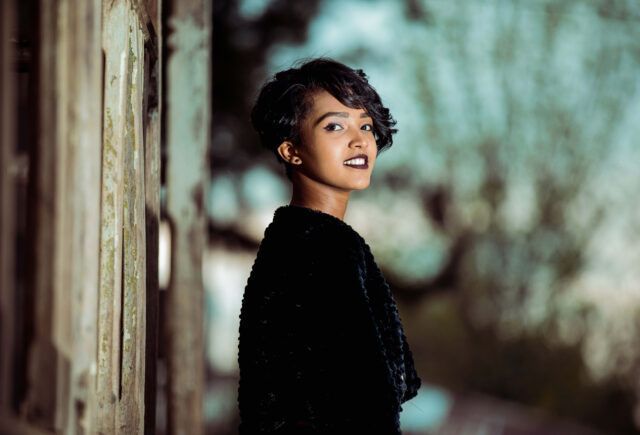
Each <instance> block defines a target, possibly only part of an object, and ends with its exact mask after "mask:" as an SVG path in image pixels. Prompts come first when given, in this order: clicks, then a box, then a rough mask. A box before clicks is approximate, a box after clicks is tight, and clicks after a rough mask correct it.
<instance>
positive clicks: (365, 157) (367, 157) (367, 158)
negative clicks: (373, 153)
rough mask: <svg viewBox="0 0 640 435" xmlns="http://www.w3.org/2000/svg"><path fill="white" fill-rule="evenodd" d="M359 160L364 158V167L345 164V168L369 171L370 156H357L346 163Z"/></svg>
mask: <svg viewBox="0 0 640 435" xmlns="http://www.w3.org/2000/svg"><path fill="white" fill-rule="evenodd" d="M358 158H362V159H364V165H348V164H346V163H343V165H344V166H347V167H349V168H353V169H368V168H369V156H367V155H366V154H358V155H357V156H353V157H351V158H348V159H347V160H345V162H346V161H348V160H352V159H358Z"/></svg>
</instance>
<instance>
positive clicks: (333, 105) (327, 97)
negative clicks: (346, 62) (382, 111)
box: [310, 89, 366, 115]
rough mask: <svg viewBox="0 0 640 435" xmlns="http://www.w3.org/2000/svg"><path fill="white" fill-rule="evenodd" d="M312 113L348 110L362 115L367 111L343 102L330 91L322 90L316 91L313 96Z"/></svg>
mask: <svg viewBox="0 0 640 435" xmlns="http://www.w3.org/2000/svg"><path fill="white" fill-rule="evenodd" d="M310 111H311V113H312V114H322V113H325V112H347V113H353V114H355V115H360V114H361V113H363V112H366V110H365V109H353V108H351V107H348V106H345V105H344V104H342V103H341V102H340V101H339V100H338V99H337V98H336V97H334V96H333V95H331V94H330V93H329V92H327V91H325V90H324V89H323V90H320V91H318V92H315V93H314V94H313V95H312V97H311V110H310Z"/></svg>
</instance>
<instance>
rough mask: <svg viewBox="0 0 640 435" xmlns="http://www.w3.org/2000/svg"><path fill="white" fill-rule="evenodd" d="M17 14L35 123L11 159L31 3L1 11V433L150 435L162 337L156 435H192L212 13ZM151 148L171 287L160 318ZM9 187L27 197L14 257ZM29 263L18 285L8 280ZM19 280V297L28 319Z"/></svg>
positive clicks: (58, 7) (86, 2) (78, 4)
mask: <svg viewBox="0 0 640 435" xmlns="http://www.w3.org/2000/svg"><path fill="white" fill-rule="evenodd" d="M27 1H28V3H29V6H28V7H27V8H25V9H21V11H22V12H24V11H25V10H27V11H28V13H30V14H32V17H31V19H32V20H33V23H34V26H35V27H34V29H35V30H34V31H33V32H32V33H31V37H32V38H34V39H33V41H32V42H33V43H32V45H31V47H30V50H31V51H30V55H31V59H32V60H31V63H30V68H31V69H30V70H29V80H28V87H29V89H30V91H29V92H30V94H29V95H31V96H33V101H31V102H32V103H33V108H34V110H35V112H34V113H32V114H30V115H28V119H29V120H30V127H32V128H33V133H32V134H31V136H29V137H31V138H32V139H31V140H30V141H29V147H28V149H27V150H26V151H24V152H23V153H24V154H25V156H24V157H25V158H18V156H16V153H15V152H14V150H15V146H14V143H15V141H16V134H15V132H16V108H17V107H18V105H17V104H16V98H14V95H13V92H12V91H13V89H14V88H15V86H16V80H15V77H14V76H15V74H13V69H12V68H13V56H14V47H12V46H11V45H10V44H9V41H10V36H11V35H12V32H13V28H12V25H13V24H14V20H13V16H14V13H15V12H16V10H17V9H19V8H24V4H22V5H20V4H19V3H18V2H17V0H15V1H7V2H2V4H1V6H0V12H2V17H0V26H1V27H0V33H1V34H2V42H1V44H2V45H1V46H0V57H1V58H2V61H3V62H2V66H1V67H0V135H1V137H2V143H1V144H0V167H1V168H2V173H1V174H0V203H1V204H2V213H1V214H0V234H1V235H2V239H0V254H2V257H0V280H1V281H0V283H1V285H2V287H0V310H1V313H2V318H1V323H0V340H1V343H0V344H1V345H2V349H3V350H5V351H4V352H2V354H1V356H0V434H4V433H64V434H76V433H78V434H80V433H102V434H112V433H120V434H130V433H147V434H151V433H155V430H156V427H155V421H156V413H155V410H156V409H155V408H156V397H157V394H158V392H157V391H156V363H157V353H158V335H159V333H160V334H163V338H165V339H166V349H165V358H166V361H167V366H168V386H167V391H162V392H160V393H162V394H163V397H166V401H167V405H168V406H167V409H166V414H167V416H166V419H165V418H164V415H163V416H162V417H163V418H161V419H160V420H167V421H168V427H167V428H166V429H167V432H168V433H171V434H198V433H202V432H203V417H202V402H203V391H204V364H203V360H204V352H203V347H204V345H203V331H202V328H203V321H202V300H203V288H202V271H201V267H202V260H201V258H202V249H203V248H204V244H205V235H206V232H205V209H204V198H205V185H206V183H207V179H208V176H207V170H206V168H207V158H206V157H207V150H208V141H209V94H210V92H209V87H210V85H209V81H210V76H211V75H210V63H209V58H210V56H209V51H210V42H209V39H210V26H211V24H210V15H211V10H210V9H211V8H210V1H205V0H189V1H184V0H183V1H180V0H172V1H170V2H169V3H167V5H165V6H163V4H162V2H161V1H159V0H109V1H103V0H83V1H80V0H58V1H54V2H50V1H45V0H27ZM16 5H18V6H16ZM165 7H166V11H165V13H164V16H165V17H166V22H167V26H166V27H167V29H168V32H164V31H163V19H162V16H163V12H162V10H163V8H165ZM165 38H166V45H167V47H168V50H167V53H168V56H167V60H166V62H163V58H162V52H163V45H165ZM163 70H164V71H166V79H163V74H164V73H163ZM163 83H164V87H165V91H164V92H163ZM163 94H166V97H163ZM163 102H165V103H167V104H166V106H167V107H168V110H167V111H166V115H163ZM21 116H27V115H25V114H21ZM162 136H164V137H162ZM162 141H164V142H165V146H166V151H167V152H166V161H167V167H166V201H165V209H164V211H163V213H165V214H166V216H167V218H168V220H169V221H170V222H171V228H172V236H171V239H172V240H171V246H172V253H171V258H172V265H171V267H172V271H171V277H172V278H171V283H170V285H169V288H168V289H167V296H166V304H165V305H166V307H165V310H164V312H165V314H166V317H165V318H163V319H160V318H159V313H160V311H159V297H158V296H159V289H158V286H159V283H158V237H159V230H158V229H159V219H160V215H161V195H160V194H161V182H162V180H161V171H160V169H161V143H162ZM21 167H26V168H27V169H28V171H26V172H25V170H23V171H22V172H21V171H20V170H19V168H21ZM17 173H22V176H23V178H24V179H25V180H27V177H26V176H24V174H25V173H28V181H25V183H26V184H28V187H29V189H28V190H29V195H28V198H27V205H26V209H27V215H28V219H27V225H28V227H29V231H30V236H29V238H28V240H27V245H28V246H27V248H26V252H27V254H26V255H24V256H23V257H21V258H16V251H15V245H16V240H17V239H16V216H15V212H14V211H15V210H14V208H15V207H14V206H15V204H16V191H15V180H16V174H17ZM23 260H24V261H25V262H26V263H27V267H26V270H27V271H28V272H27V273H28V275H29V276H28V277H25V276H23V275H21V273H22V274H24V272H18V274H17V275H16V273H15V264H16V263H17V262H19V261H23ZM16 276H18V277H20V278H21V279H23V280H24V282H25V283H26V284H25V295H26V296H25V297H24V298H23V299H24V301H23V300H21V301H20V302H21V304H19V303H18V301H17V300H16V298H15V295H16V292H17V287H16V282H15V278H16ZM21 322H23V323H24V324H25V325H26V327H25V328H23V329H24V330H23V329H20V328H16V327H15V325H20V324H21ZM16 343H20V344H21V346H23V347H24V349H26V350H25V351H24V352H22V353H23V354H24V355H22V356H23V359H24V360H25V361H26V363H27V364H26V366H25V367H17V366H16V364H15V360H16V355H17V353H16V350H15V349H16ZM15 373H19V374H20V376H19V377H18V378H21V379H22V378H24V381H23V382H22V383H19V382H18V381H17V380H16V378H15V376H14V375H15ZM161 412H163V414H164V412H165V411H164V410H162V411H161Z"/></svg>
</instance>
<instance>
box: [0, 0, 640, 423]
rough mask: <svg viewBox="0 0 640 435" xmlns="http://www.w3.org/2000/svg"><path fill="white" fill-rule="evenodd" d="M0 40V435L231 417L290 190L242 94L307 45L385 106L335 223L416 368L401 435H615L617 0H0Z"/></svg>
mask: <svg viewBox="0 0 640 435" xmlns="http://www.w3.org/2000/svg"><path fill="white" fill-rule="evenodd" d="M0 35H1V36H2V38H1V39H0V59H1V60H2V63H0V138H1V140H2V142H1V143H0V169H1V171H0V205H1V206H2V209H1V213H0V348H1V349H2V350H0V435H2V434H12V435H13V434H36V433H37V434H43V433H46V434H53V433H64V434H75V433H79V434H80V433H98V432H100V433H126V434H129V433H147V434H149V433H158V434H165V433H166V434H173V433H188V434H190V435H191V434H193V435H197V434H201V433H208V434H220V435H225V434H229V435H233V434H236V433H237V426H238V423H239V421H238V413H237V386H238V366H237V355H238V354H237V352H238V327H239V314H240V307H241V302H242V297H243V292H244V288H245V285H246V282H247V278H248V277H249V273H250V271H251V267H252V265H253V262H254V259H255V256H256V253H257V249H258V246H259V244H260V242H261V240H262V238H263V236H264V230H265V228H266V227H267V225H268V224H269V223H270V222H271V220H272V219H273V213H274V211H275V210H276V209H277V208H278V207H279V206H281V205H284V204H288V203H289V201H290V198H291V186H290V183H289V181H288V180H287V178H286V176H285V174H284V168H283V167H282V166H281V165H280V164H279V163H278V162H277V160H276V158H275V156H274V155H273V154H272V153H270V152H269V151H267V150H265V149H263V148H261V147H260V145H259V143H258V137H257V136H256V134H255V133H254V132H253V131H252V129H251V127H250V121H249V112H250V109H251V107H252V105H253V102H254V100H255V98H256V96H257V93H258V90H259V88H260V86H261V85H262V84H263V83H264V81H265V80H267V79H268V78H269V77H270V76H271V75H272V74H274V73H275V72H277V71H280V70H282V69H287V68H289V67H291V66H292V65H293V64H294V63H295V62H297V61H299V60H301V59H307V58H311V57H317V56H326V57H331V58H334V59H336V60H338V61H341V62H344V63H346V64H348V65H349V66H351V67H353V68H361V69H363V70H364V71H365V72H366V74H367V75H368V77H369V80H370V83H371V84H372V85H373V86H374V87H375V88H376V90H377V91H378V92H379V94H380V95H381V97H382V100H383V102H384V103H385V105H386V106H387V107H389V109H390V110H391V113H392V115H393V116H394V118H395V119H397V121H398V124H397V127H398V129H399V132H398V133H397V135H395V138H394V145H393V146H392V147H391V148H390V149H389V150H387V151H385V152H384V153H382V154H381V155H380V156H379V159H378V160H377V162H376V167H375V170H374V173H373V178H372V181H371V185H370V187H369V188H368V189H366V190H365V191H357V192H353V193H352V195H351V199H350V204H349V207H348V210H347V213H346V216H345V221H347V222H348V223H349V224H350V225H351V226H352V227H353V228H354V229H356V230H357V231H358V232H359V233H360V234H361V235H362V236H363V237H364V238H365V239H366V240H367V242H368V243H369V244H370V246H371V248H372V251H373V254H374V255H375V258H376V261H377V263H378V264H379V265H380V267H381V269H382V271H383V273H384V275H385V277H386V279H387V281H388V283H389V284H390V287H391V289H392V292H393V294H394V296H395V299H396V301H397V303H398V308H399V310H400V315H401V319H402V322H403V325H404V329H405V333H406V335H407V339H408V341H409V343H410V345H411V349H412V351H413V355H414V359H415V363H416V368H417V370H418V373H419V375H420V377H421V378H422V380H423V385H422V388H421V389H420V391H419V392H418V395H417V396H416V397H415V398H413V399H412V400H410V401H408V402H406V403H405V404H404V405H403V412H402V414H401V425H402V430H403V433H404V434H406V435H418V434H424V435H462V434H465V435H466V434H469V435H481V434H482V435H534V434H535V435H542V434H562V435H566V434H569V435H571V434H575V435H583V434H584V435H597V434H600V435H627V434H638V433H640V268H639V267H638V265H640V205H639V201H638V200H639V199H640V196H639V195H640V141H639V140H638V138H639V137H640V121H639V120H640V2H639V1H638V0H298V1H293V0H290V1H285V0H104V1H103V0H87V1H84V0H82V1H80V0H56V1H46V0H6V1H3V2H0Z"/></svg>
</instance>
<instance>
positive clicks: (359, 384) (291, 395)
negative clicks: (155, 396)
mask: <svg viewBox="0 0 640 435" xmlns="http://www.w3.org/2000/svg"><path fill="white" fill-rule="evenodd" d="M251 118H252V123H253V126H254V128H255V129H256V131H257V132H258V134H259V136H260V139H261V141H262V144H263V145H264V146H265V147H267V148H268V149H269V150H271V151H273V152H274V153H275V155H276V157H277V158H278V159H279V161H281V162H282V163H283V164H284V165H285V168H286V174H287V177H288V178H289V180H290V181H291V183H292V187H293V195H292V198H291V202H290V204H289V205H285V206H281V207H279V208H278V209H277V210H276V211H275V213H274V217H273V221H272V222H271V223H270V224H269V226H268V227H267V229H266V230H265V233H264V239H263V240H262V242H261V244H260V247H259V250H258V254H257V257H256V260H255V262H254V264H253V268H252V270H251V274H250V276H249V279H248V281H247V285H246V287H245V292H244V297H243V301H242V310H241V313H240V339H239V346H238V349H239V353H238V363H239V366H240V381H239V386H238V404H239V410H240V419H241V422H240V427H239V431H240V434H241V435H245V434H342V433H345V434H346V433H358V434H359V433H363V434H387V435H393V434H400V428H399V413H400V411H401V410H402V407H401V404H402V403H404V402H406V401H407V400H409V399H411V398H412V397H414V396H415V395H416V394H417V390H418V388H419V387H420V384H421V380H420V378H419V377H418V375H417V373H416V371H415V368H414V363H413V358H412V354H411V350H410V349H409V346H408V344H407V341H406V338H405V335H404V332H403V328H402V324H401V321H400V318H399V315H398V311H397V307H396V304H395V301H394V299H393V296H392V295H391V292H390V290H389V286H388V285H387V283H386V282H385V279H384V277H383V276H382V273H381V272H380V269H379V268H378V266H377V264H376V262H375V260H374V258H373V256H372V254H371V251H370V248H369V246H368V245H367V243H366V242H365V241H364V239H362V237H361V236H360V235H359V234H358V233H357V232H356V231H355V230H354V229H353V228H352V227H351V226H350V225H348V224H347V223H346V222H344V221H343V217H344V214H345V211H346V208H347V203H348V200H349V195H350V193H351V192H352V191H353V190H362V189H366V188H367V187H368V186H369V182H370V178H371V172H372V171H373V167H374V165H375V161H376V157H377V155H378V153H379V152H380V151H382V150H384V149H386V148H388V147H390V146H391V144H392V134H393V133H395V132H396V130H395V129H394V128H393V126H394V125H395V121H394V120H393V118H392V117H391V115H390V113H389V110H388V109H387V108H385V107H384V106H383V105H382V103H381V101H380V97H379V96H378V94H377V92H376V91H375V90H374V89H373V87H371V85H369V83H368V81H367V77H366V75H365V74H364V73H363V72H362V70H353V69H351V68H349V67H347V66H345V65H343V64H341V63H338V62H336V61H333V60H331V59H315V60H311V61H309V62H307V63H305V64H303V65H301V66H300V67H299V68H292V69H289V70H286V71H282V72H279V73H278V74H276V75H275V76H274V77H273V79H272V80H271V81H269V82H268V83H266V84H265V85H264V87H263V88H262V90H261V91H260V95H259V96H258V99H257V101H256V104H255V107H254V109H253V111H252V115H251Z"/></svg>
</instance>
